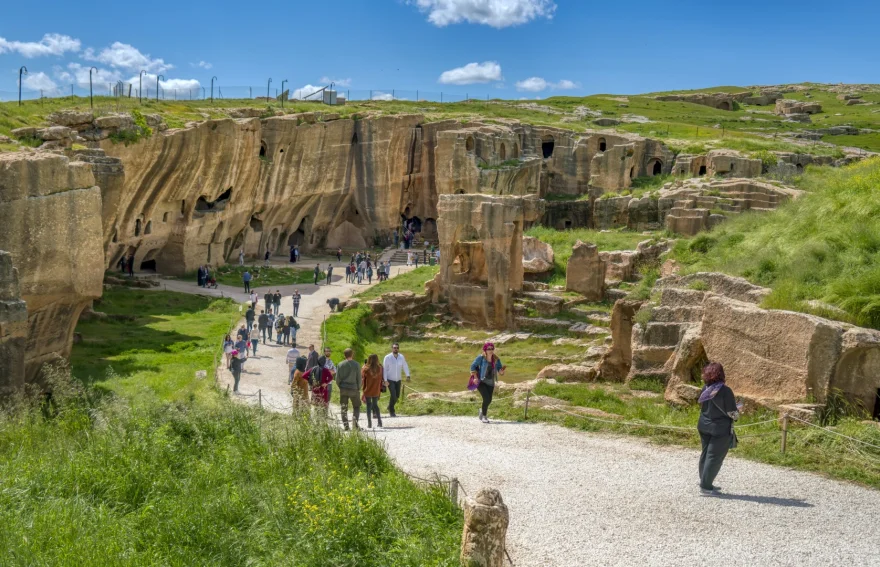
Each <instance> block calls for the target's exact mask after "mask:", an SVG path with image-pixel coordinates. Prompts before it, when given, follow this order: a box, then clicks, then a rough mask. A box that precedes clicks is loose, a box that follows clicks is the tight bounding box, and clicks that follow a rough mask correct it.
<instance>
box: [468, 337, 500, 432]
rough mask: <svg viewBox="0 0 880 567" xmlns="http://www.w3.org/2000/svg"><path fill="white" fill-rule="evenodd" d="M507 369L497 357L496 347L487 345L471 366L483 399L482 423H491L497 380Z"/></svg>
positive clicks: (490, 344)
mask: <svg viewBox="0 0 880 567" xmlns="http://www.w3.org/2000/svg"><path fill="white" fill-rule="evenodd" d="M504 370H505V367H504V366H502V364H501V359H500V358H498V357H497V356H495V345H494V344H492V343H486V344H484V345H483V353H482V354H480V355H478V356H477V358H475V359H474V362H473V364H471V376H473V377H476V378H478V379H479V385H478V386H477V391H478V392H480V396H481V397H482V398H483V406H482V408H480V421H482V422H483V423H489V418H488V417H487V416H488V411H489V404H491V403H492V394H493V393H494V392H495V379H496V378H497V377H498V376H504Z"/></svg>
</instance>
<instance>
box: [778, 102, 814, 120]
mask: <svg viewBox="0 0 880 567" xmlns="http://www.w3.org/2000/svg"><path fill="white" fill-rule="evenodd" d="M774 112H775V113H776V114H778V115H780V116H792V115H797V114H817V113H819V112H822V105H821V104H819V103H818V102H809V101H800V100H792V99H788V98H783V99H779V100H777V101H776V109H775V110H774Z"/></svg>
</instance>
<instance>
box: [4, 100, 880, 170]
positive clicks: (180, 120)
mask: <svg viewBox="0 0 880 567" xmlns="http://www.w3.org/2000/svg"><path fill="white" fill-rule="evenodd" d="M802 86H805V87H808V88H807V89H806V90H802V91H797V92H792V93H787V94H786V95H785V96H786V98H793V99H799V100H812V101H817V102H820V103H822V105H823V112H822V113H820V114H817V115H814V116H813V122H812V123H810V124H802V123H797V122H786V121H785V120H783V119H782V118H781V117H779V116H776V115H774V114H773V113H772V111H773V105H769V106H746V105H743V106H742V107H741V108H739V109H737V110H734V111H723V110H716V109H714V108H710V107H708V106H701V105H698V104H693V103H689V102H677V101H658V100H656V99H655V98H654V96H656V95H658V94H678V93H695V92H741V91H743V90H748V89H746V88H745V87H735V86H724V87H712V88H706V89H698V90H690V91H670V92H669V93H650V94H643V95H626V96H621V95H611V94H597V95H591V96H586V97H568V96H560V97H551V98H547V99H543V100H539V101H513V100H510V101H506V100H490V101H485V100H470V101H467V102H456V103H443V104H440V103H435V102H427V101H404V100H395V101H352V102H349V103H347V104H346V105H345V106H335V107H329V106H325V105H323V104H320V103H315V102H288V103H285V107H284V111H285V112H309V111H321V112H332V113H338V114H340V115H341V116H343V117H344V116H350V115H352V114H359V115H364V114H365V113H376V114H399V113H420V114H424V115H425V116H426V117H427V119H428V120H444V119H449V118H453V119H459V120H475V119H483V120H492V119H516V120H521V121H523V122H527V123H531V124H538V125H548V126H557V127H560V128H566V129H569V130H575V131H580V130H583V129H585V128H598V126H596V125H594V124H593V123H592V120H593V117H590V116H582V115H577V114H575V109H578V107H586V108H588V109H590V110H592V111H601V112H602V116H603V117H609V118H616V119H624V120H626V119H627V118H626V117H625V116H624V115H635V116H638V117H644V118H646V119H648V120H649V122H646V123H638V122H624V123H622V124H620V125H618V126H616V127H614V129H616V130H619V131H624V132H635V133H638V134H642V135H645V136H650V137H654V138H659V139H663V140H664V141H666V142H667V143H669V145H671V146H672V147H673V148H675V149H679V150H680V149H683V148H685V147H686V146H688V145H692V144H694V143H698V144H702V145H704V146H705V147H706V148H712V147H718V148H732V149H744V150H757V149H773V150H783V151H801V152H811V153H819V154H832V153H836V152H839V151H840V150H839V149H837V148H835V147H833V146H825V145H821V144H815V143H806V144H798V145H795V144H793V143H791V142H790V141H786V140H783V139H781V138H782V136H784V135H785V134H787V133H791V132H794V131H800V130H811V129H816V128H822V127H826V126H833V125H840V124H850V125H852V126H854V127H857V128H869V129H880V113H878V112H876V111H877V110H878V109H880V106H878V105H880V85H871V86H869V87H867V88H868V90H867V91H859V92H860V93H861V94H862V95H863V97H864V100H865V101H867V102H871V103H874V104H871V105H855V106H846V103H845V102H844V101H840V100H837V98H836V97H837V94H838V93H837V92H832V91H830V90H829V88H830V87H829V86H828V85H818V84H805V85H802ZM838 90H839V89H838ZM808 95H809V96H808ZM88 107H89V102H88V100H87V99H84V98H76V97H65V98H58V99H44V100H42V101H26V102H25V103H24V105H23V106H21V107H19V106H18V105H17V103H16V102H6V103H0V134H3V135H9V133H10V132H11V130H13V129H14V128H18V127H21V126H36V125H41V124H43V123H44V121H45V120H44V119H45V116H47V115H48V114H50V113H52V112H54V111H56V110H60V109H67V108H78V109H87V108H88ZM234 107H253V108H260V109H263V110H265V115H266V116H269V115H271V114H272V113H274V112H275V111H278V110H281V105H280V103H279V102H272V103H271V104H270V103H267V102H265V101H256V100H251V99H215V100H214V102H213V103H212V102H211V101H205V100H195V101H168V100H161V101H156V100H145V101H143V103H142V104H141V103H138V100H137V99H136V98H132V99H128V98H122V99H114V98H110V97H95V110H96V112H98V113H100V114H106V113H109V112H116V111H124V110H130V109H133V108H139V109H140V110H142V111H143V112H144V113H159V114H162V115H163V116H164V117H165V120H166V122H167V123H168V125H169V126H170V127H172V128H179V127H183V126H185V124H186V123H187V122H190V121H198V120H204V119H206V118H222V117H225V116H227V114H226V112H225V110H226V109H229V108H234ZM824 141H826V142H830V143H833V144H838V145H844V146H852V147H857V148H863V149H866V150H874V151H880V134H877V133H870V132H869V133H865V134H858V135H854V136H834V137H827V138H826V139H825V140H824ZM4 149H5V150H13V149H15V147H14V146H11V145H0V151H2V150H4Z"/></svg>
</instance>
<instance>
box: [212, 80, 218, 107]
mask: <svg viewBox="0 0 880 567" xmlns="http://www.w3.org/2000/svg"><path fill="white" fill-rule="evenodd" d="M216 80H217V77H211V104H214V81H216Z"/></svg>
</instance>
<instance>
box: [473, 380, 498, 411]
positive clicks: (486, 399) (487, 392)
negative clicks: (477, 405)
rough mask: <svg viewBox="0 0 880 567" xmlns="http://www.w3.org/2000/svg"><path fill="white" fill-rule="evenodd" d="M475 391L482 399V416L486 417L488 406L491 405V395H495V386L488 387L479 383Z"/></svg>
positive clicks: (483, 383)
mask: <svg viewBox="0 0 880 567" xmlns="http://www.w3.org/2000/svg"><path fill="white" fill-rule="evenodd" d="M477 391H478V392H479V393H480V396H481V397H482V398H483V408H482V409H483V415H488V411H489V404H491V403H492V394H494V393H495V386H494V385H493V386H489V385H488V384H486V383H485V382H480V385H479V386H477Z"/></svg>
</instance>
